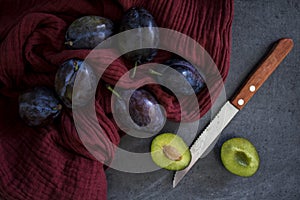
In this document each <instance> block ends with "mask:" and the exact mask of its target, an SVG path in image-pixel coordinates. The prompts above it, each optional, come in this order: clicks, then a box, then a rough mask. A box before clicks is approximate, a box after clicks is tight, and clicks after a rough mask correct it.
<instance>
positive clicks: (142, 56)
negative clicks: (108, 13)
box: [118, 7, 159, 64]
mask: <svg viewBox="0 0 300 200" xmlns="http://www.w3.org/2000/svg"><path fill="white" fill-rule="evenodd" d="M135 28H143V29H142V30H143V31H141V32H138V33H137V34H136V35H132V34H131V33H130V34H127V35H126V37H125V38H120V39H119V43H118V44H119V47H120V49H121V50H125V51H126V49H127V47H130V48H133V49H138V48H139V47H141V46H152V47H158V44H159V31H158V28H157V25H156V22H155V20H154V17H153V16H152V15H151V14H150V13H149V12H148V11H147V10H146V9H144V8H138V7H132V8H130V9H129V10H127V11H126V13H125V15H124V16H123V18H122V20H121V25H120V28H119V30H120V32H123V31H127V30H130V29H135ZM140 34H141V35H140ZM156 54H157V49H155V48H144V49H141V48H139V49H138V50H134V51H131V52H128V53H126V54H125V55H124V57H125V58H126V59H128V60H130V61H133V62H136V63H137V64H141V63H145V62H149V61H151V60H152V59H153V58H154V56H155V55H156Z"/></svg>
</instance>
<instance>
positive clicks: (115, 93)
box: [106, 85, 122, 99]
mask: <svg viewBox="0 0 300 200" xmlns="http://www.w3.org/2000/svg"><path fill="white" fill-rule="evenodd" d="M106 88H107V89H108V90H109V91H111V92H112V93H113V94H114V95H116V97H118V98H119V99H122V97H121V96H120V94H119V93H118V92H117V91H116V90H114V89H113V88H112V87H111V86H110V85H107V86H106Z"/></svg>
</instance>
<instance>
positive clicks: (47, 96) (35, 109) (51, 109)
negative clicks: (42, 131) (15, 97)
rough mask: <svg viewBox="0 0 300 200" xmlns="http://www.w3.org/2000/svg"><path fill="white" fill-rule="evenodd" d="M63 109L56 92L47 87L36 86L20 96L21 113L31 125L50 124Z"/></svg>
mask: <svg viewBox="0 0 300 200" xmlns="http://www.w3.org/2000/svg"><path fill="white" fill-rule="evenodd" d="M61 109H62V105H61V103H60V102H59V99H58V98H57V97H56V95H55V92H54V91H52V90H51V89H49V88H46V87H35V88H33V89H31V90H29V91H26V92H24V93H22V94H21V95H20V96H19V115H20V117H21V118H22V119H23V120H24V122H25V123H26V124H28V125H29V126H45V125H48V124H50V123H51V122H52V121H53V120H54V119H55V118H56V117H58V116H59V114H60V112H61Z"/></svg>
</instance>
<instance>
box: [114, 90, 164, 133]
mask: <svg viewBox="0 0 300 200" xmlns="http://www.w3.org/2000/svg"><path fill="white" fill-rule="evenodd" d="M132 92H133V93H132ZM130 94H132V95H130ZM120 97H121V98H116V101H115V102H114V112H115V113H116V114H117V117H118V119H119V121H120V122H121V124H122V126H125V127H126V128H129V129H134V130H136V131H142V132H147V133H157V132H158V131H160V130H161V129H162V128H163V126H164V124H165V121H166V116H165V113H164V112H163V110H162V109H161V108H160V106H159V105H158V102H157V101H156V99H155V98H154V96H153V95H152V94H151V93H150V92H148V91H147V90H145V89H137V90H135V91H132V90H122V91H121V92H120ZM126 102H128V103H129V107H128V106H127V105H126ZM128 112H129V115H130V116H128Z"/></svg>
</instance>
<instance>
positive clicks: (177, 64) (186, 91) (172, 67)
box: [157, 59, 205, 96]
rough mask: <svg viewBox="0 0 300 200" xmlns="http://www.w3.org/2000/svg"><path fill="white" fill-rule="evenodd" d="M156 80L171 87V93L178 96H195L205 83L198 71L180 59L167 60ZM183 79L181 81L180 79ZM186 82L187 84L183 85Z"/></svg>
mask: <svg viewBox="0 0 300 200" xmlns="http://www.w3.org/2000/svg"><path fill="white" fill-rule="evenodd" d="M165 65H167V66H168V67H165V68H164V69H163V70H161V71H160V74H161V75H160V76H157V80H158V81H159V82H160V83H162V84H163V85H168V86H171V87H172V92H173V93H175V94H177V95H179V96H186V95H192V94H197V93H199V92H200V91H201V89H202V88H204V86H205V82H204V79H203V77H202V76H201V74H200V73H199V71H198V70H197V69H196V68H195V67H194V66H193V65H192V64H191V63H189V62H187V61H185V60H182V59H171V60H168V61H167V62H166V63H165ZM182 78H183V79H182ZM184 80H186V81H187V83H188V84H189V85H190V87H189V85H187V84H183V81H184Z"/></svg>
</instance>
